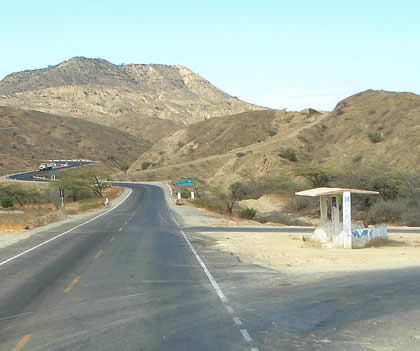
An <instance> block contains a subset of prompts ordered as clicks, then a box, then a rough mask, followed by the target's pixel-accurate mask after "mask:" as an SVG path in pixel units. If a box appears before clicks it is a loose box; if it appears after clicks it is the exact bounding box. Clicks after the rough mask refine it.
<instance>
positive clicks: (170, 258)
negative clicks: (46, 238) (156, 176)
mask: <svg viewBox="0 0 420 351" xmlns="http://www.w3.org/2000/svg"><path fill="white" fill-rule="evenodd" d="M128 186H129V187H131V188H132V189H133V190H134V191H133V192H132V194H131V196H130V197H129V198H128V199H127V200H126V201H125V202H124V203H123V204H122V205H120V206H119V207H118V208H116V209H115V210H113V211H112V212H110V213H109V214H108V215H106V216H103V217H100V218H98V219H97V220H94V221H92V222H90V223H88V224H86V225H84V226H82V227H79V228H77V229H76V230H74V231H72V232H71V233H69V234H67V235H64V236H62V237H60V238H58V239H56V240H53V241H51V242H50V243H48V244H45V245H43V246H41V247H39V248H37V249H35V250H33V251H30V252H29V253H27V254H26V255H23V256H21V257H18V258H16V259H14V260H11V261H9V262H7V263H5V264H2V265H0V277H1V285H0V350H21V349H22V350H43V351H46V350H171V351H173V350H238V351H239V350H250V344H249V343H248V342H247V341H246V340H245V338H244V330H245V329H242V330H241V329H240V328H238V326H237V325H236V324H235V323H234V321H233V319H232V315H231V313H230V312H229V311H228V310H227V309H226V306H225V304H224V303H222V301H221V299H220V296H219V295H218V293H217V291H216V290H215V288H214V286H213V285H212V283H211V282H210V280H209V279H208V277H207V275H206V274H205V272H204V270H203V268H202V267H201V266H200V264H199V263H198V261H197V259H196V257H195V256H194V254H193V251H192V250H191V248H190V247H189V245H188V243H187V241H186V240H185V238H184V236H183V234H182V232H181V231H180V229H179V227H178V225H177V224H176V222H175V221H174V218H173V216H172V214H171V213H170V212H169V210H168V208H167V206H166V202H165V198H164V195H163V190H162V189H161V188H159V187H157V186H152V185H128ZM0 264H1V263H0ZM245 336H247V333H245ZM248 341H249V340H248Z"/></svg>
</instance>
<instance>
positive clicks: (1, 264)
mask: <svg viewBox="0 0 420 351" xmlns="http://www.w3.org/2000/svg"><path fill="white" fill-rule="evenodd" d="M131 193H132V190H131V189H129V192H128V194H127V195H126V197H125V198H124V199H122V200H121V202H120V203H119V204H118V205H116V206H115V207H113V208H111V209H109V210H108V211H106V212H103V213H101V214H100V215H98V216H96V217H93V218H91V219H89V220H88V221H86V222H84V223H81V224H79V225H77V226H75V227H73V228H71V229H69V230H67V231H65V232H64V233H61V234H58V235H57V236H55V237H53V238H51V239H48V240H47V241H44V242H42V243H40V244H38V245H36V246H34V247H31V248H30V249H28V250H25V251H23V252H21V253H20V254H17V255H16V256H13V257H11V258H9V259H7V260H6V261H3V262H1V263H0V266H3V265H4V264H6V263H8V262H10V261H12V260H14V259H16V258H18V257H20V256H23V255H25V254H27V253H29V252H31V251H33V250H35V249H37V248H39V247H41V246H43V245H45V244H48V243H49V242H51V241H53V240H55V239H58V238H60V237H62V236H63V235H66V234H68V233H70V232H72V231H73V230H75V229H77V228H80V227H82V226H84V225H85V224H88V223H90V222H93V221H94V220H96V219H98V218H100V217H102V216H105V215H106V214H108V213H109V212H111V211H113V210H115V209H116V208H118V207H119V206H120V205H121V204H123V203H124V202H125V200H127V199H128V197H129V196H130V195H131Z"/></svg>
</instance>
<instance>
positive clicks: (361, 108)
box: [298, 90, 420, 168]
mask: <svg viewBox="0 0 420 351" xmlns="http://www.w3.org/2000/svg"><path fill="white" fill-rule="evenodd" d="M298 139H299V141H300V148H299V154H300V155H301V157H303V158H306V159H310V160H313V162H316V163H325V164H327V165H329V166H331V167H351V168H354V167H356V168H357V167H358V165H360V164H361V163H364V162H368V163H373V162H376V163H381V162H385V163H388V164H390V165H393V166H395V167H397V168H405V167H410V168H412V167H416V166H417V165H418V164H419V162H420V96H419V95H416V94H412V93H396V92H389V91H377V90H367V91H364V92H361V93H358V94H355V95H353V96H350V97H348V98H346V99H344V100H342V101H340V102H339V103H338V104H337V106H336V107H335V109H334V110H333V111H332V112H331V113H330V114H329V115H328V117H327V118H325V119H324V120H323V121H322V123H319V124H318V125H316V126H314V127H312V128H308V129H305V130H303V131H302V132H301V133H300V134H299V135H298Z"/></svg>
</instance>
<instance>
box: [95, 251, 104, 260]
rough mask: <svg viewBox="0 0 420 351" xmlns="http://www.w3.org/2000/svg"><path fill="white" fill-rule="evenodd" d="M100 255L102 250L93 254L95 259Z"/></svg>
mask: <svg viewBox="0 0 420 351" xmlns="http://www.w3.org/2000/svg"><path fill="white" fill-rule="evenodd" d="M101 255H102V250H99V251H98V253H97V254H96V255H95V259H96V258H98V257H99V256H101Z"/></svg>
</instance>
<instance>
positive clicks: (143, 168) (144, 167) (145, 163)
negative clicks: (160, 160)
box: [141, 161, 152, 170]
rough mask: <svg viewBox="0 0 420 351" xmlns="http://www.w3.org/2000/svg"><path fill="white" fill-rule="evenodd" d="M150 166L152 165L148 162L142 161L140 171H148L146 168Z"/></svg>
mask: <svg viewBox="0 0 420 351" xmlns="http://www.w3.org/2000/svg"><path fill="white" fill-rule="evenodd" d="M151 164H152V163H151V162H149V161H143V162H142V163H141V169H142V170H145V169H148V168H149V166H150V165H151Z"/></svg>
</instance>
